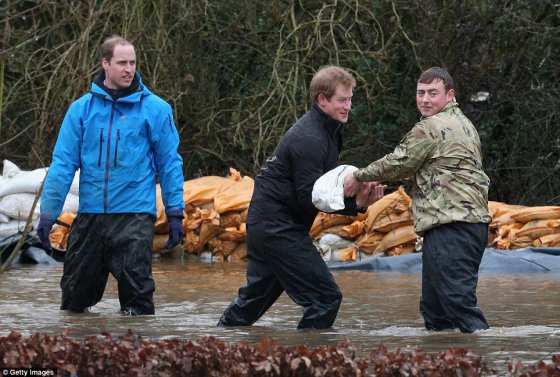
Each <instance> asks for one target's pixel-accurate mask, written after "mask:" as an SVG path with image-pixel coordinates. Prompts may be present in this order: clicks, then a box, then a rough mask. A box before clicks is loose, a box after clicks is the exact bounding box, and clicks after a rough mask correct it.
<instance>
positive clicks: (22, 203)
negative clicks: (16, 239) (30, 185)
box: [0, 192, 39, 220]
mask: <svg viewBox="0 0 560 377" xmlns="http://www.w3.org/2000/svg"><path fill="white" fill-rule="evenodd" d="M34 200H35V194H30V193H26V192H24V193H19V194H10V195H6V196H3V197H2V198H0V213H2V214H4V215H6V216H9V217H11V218H12V219H16V220H26V219H27V216H29V211H31V207H32V206H33V201H34ZM38 217H39V203H37V206H36V207H35V211H34V212H33V218H38Z"/></svg>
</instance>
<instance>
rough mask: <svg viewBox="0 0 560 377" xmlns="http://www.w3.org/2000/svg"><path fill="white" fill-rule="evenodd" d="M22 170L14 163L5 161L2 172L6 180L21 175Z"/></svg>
mask: <svg viewBox="0 0 560 377" xmlns="http://www.w3.org/2000/svg"><path fill="white" fill-rule="evenodd" d="M20 171H21V170H20V169H19V168H18V167H17V166H16V164H14V163H13V162H12V161H9V160H4V168H3V170H2V177H3V178H4V179H7V178H13V177H15V176H16V175H17V174H19V172H20Z"/></svg>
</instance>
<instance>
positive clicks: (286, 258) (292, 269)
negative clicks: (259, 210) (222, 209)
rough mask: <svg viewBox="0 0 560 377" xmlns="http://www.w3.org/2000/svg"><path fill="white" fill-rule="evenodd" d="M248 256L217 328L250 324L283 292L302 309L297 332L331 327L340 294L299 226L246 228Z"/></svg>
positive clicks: (284, 223)
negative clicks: (242, 280)
mask: <svg viewBox="0 0 560 377" xmlns="http://www.w3.org/2000/svg"><path fill="white" fill-rule="evenodd" d="M247 257H248V265H247V284H246V285H244V286H243V287H241V288H240V289H239V292H238V297H237V298H236V299H235V300H234V301H233V302H232V303H231V304H230V305H229V307H228V308H227V309H226V311H225V312H224V314H223V315H222V317H221V318H220V321H219V323H218V325H221V326H250V325H252V324H253V323H255V322H256V321H257V320H258V319H259V318H260V317H261V316H262V315H263V314H264V313H265V312H266V311H267V310H268V308H270V306H271V305H272V304H273V303H274V302H275V301H276V300H277V299H278V297H279V296H280V295H281V294H282V292H284V291H286V293H287V295H288V296H289V297H290V298H291V299H292V300H293V301H294V302H295V303H296V304H298V305H300V306H302V307H303V316H302V318H301V320H300V322H299V324H298V328H300V329H301V328H314V329H324V328H329V327H331V326H332V325H333V323H334V321H335V319H336V315H337V313H338V309H339V307H340V303H341V302H342V293H341V292H340V289H339V288H338V285H337V284H336V282H335V280H334V278H333V276H332V274H331V273H330V271H329V270H328V267H327V265H326V264H325V262H324V261H323V259H322V257H321V255H320V254H319V252H318V251H317V248H316V247H315V246H314V245H313V243H312V240H311V238H310V237H309V233H308V232H307V231H306V230H305V227H304V226H302V225H299V224H296V223H293V222H288V221H282V220H269V221H261V222H259V223H256V224H248V225H247Z"/></svg>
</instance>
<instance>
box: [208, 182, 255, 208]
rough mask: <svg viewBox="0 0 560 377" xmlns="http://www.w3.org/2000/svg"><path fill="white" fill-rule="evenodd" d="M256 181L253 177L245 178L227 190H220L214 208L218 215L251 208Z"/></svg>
mask: <svg viewBox="0 0 560 377" xmlns="http://www.w3.org/2000/svg"><path fill="white" fill-rule="evenodd" d="M254 186H255V181H254V180H253V178H251V177H247V176H245V177H243V179H242V180H241V181H238V182H235V183H234V184H233V185H231V186H229V187H228V188H226V189H222V190H220V191H219V192H218V193H217V194H216V196H215V197H214V208H215V209H216V211H217V212H218V213H220V214H221V213H224V212H228V211H243V210H245V209H247V208H248V207H249V202H250V201H251V197H252V196H253V188H254Z"/></svg>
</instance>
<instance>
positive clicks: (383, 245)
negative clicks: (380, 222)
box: [375, 225, 416, 253]
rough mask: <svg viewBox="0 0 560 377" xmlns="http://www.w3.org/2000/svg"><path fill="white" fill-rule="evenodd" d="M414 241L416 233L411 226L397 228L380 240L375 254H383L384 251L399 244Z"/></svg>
mask: <svg viewBox="0 0 560 377" xmlns="http://www.w3.org/2000/svg"><path fill="white" fill-rule="evenodd" d="M414 240H416V233H415V232H414V227H413V226H412V225H407V226H403V227H401V228H397V229H395V230H394V231H391V232H389V233H387V235H386V236H385V237H383V239H382V240H381V242H380V243H379V245H377V247H376V248H375V252H376V253H378V252H381V251H383V252H385V251H386V250H388V249H390V248H392V247H395V246H397V245H401V244H408V243H411V242H412V241H414Z"/></svg>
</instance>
